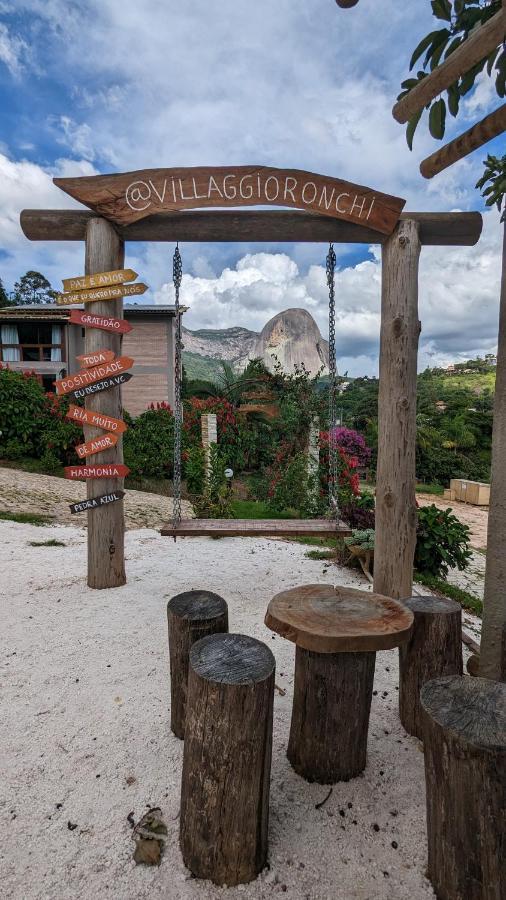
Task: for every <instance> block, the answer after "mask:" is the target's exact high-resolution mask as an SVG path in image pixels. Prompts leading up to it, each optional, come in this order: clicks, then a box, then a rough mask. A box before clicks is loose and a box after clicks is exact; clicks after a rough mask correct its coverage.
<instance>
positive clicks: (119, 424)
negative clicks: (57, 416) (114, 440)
mask: <svg viewBox="0 0 506 900" xmlns="http://www.w3.org/2000/svg"><path fill="white" fill-rule="evenodd" d="M65 418H66V419H71V420H72V421H73V422H79V423H80V424H82V425H94V426H95V428H103V429H104V431H111V432H114V434H123V432H124V431H126V430H127V428H128V425H127V424H126V423H125V422H123V421H122V420H121V419H114V418H113V417H112V416H106V415H105V413H100V412H93V410H91V409H84V408H83V407H82V406H75V405H74V404H73V403H71V404H70V406H69V409H68V413H67V415H66V416H65Z"/></svg>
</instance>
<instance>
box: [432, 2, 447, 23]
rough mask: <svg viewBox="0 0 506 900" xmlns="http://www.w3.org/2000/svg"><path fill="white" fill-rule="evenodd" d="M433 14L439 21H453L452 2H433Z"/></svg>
mask: <svg viewBox="0 0 506 900" xmlns="http://www.w3.org/2000/svg"><path fill="white" fill-rule="evenodd" d="M430 5H431V6H432V12H433V13H434V15H435V16H436V18H437V19H444V21H445V22H451V20H452V6H451V3H450V0H431V4H430Z"/></svg>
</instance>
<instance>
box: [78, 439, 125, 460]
mask: <svg viewBox="0 0 506 900" xmlns="http://www.w3.org/2000/svg"><path fill="white" fill-rule="evenodd" d="M117 443H118V435H117V434H104V435H102V437H98V438H92V439H91V441H86V443H84V444H79V445H78V446H77V447H76V453H77V455H78V457H79V459H86V457H87V456H93V454H94V453H101V452H102V450H108V449H109V447H115V446H116V444H117Z"/></svg>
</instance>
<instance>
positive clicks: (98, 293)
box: [56, 281, 148, 306]
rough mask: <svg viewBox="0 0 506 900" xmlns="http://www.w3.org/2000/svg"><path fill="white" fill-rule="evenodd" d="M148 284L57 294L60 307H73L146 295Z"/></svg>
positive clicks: (138, 283) (121, 285) (118, 285)
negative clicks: (80, 304)
mask: <svg viewBox="0 0 506 900" xmlns="http://www.w3.org/2000/svg"><path fill="white" fill-rule="evenodd" d="M147 289H148V286H147V284H143V283H142V281H136V282H135V284H117V285H116V284H112V285H110V286H109V287H103V288H91V290H89V291H72V293H69V294H57V295H56V302H57V304H58V305H59V306H71V305H74V304H79V303H96V302H97V301H98V300H118V299H120V298H121V297H133V296H135V295H138V294H145V293H146V291H147Z"/></svg>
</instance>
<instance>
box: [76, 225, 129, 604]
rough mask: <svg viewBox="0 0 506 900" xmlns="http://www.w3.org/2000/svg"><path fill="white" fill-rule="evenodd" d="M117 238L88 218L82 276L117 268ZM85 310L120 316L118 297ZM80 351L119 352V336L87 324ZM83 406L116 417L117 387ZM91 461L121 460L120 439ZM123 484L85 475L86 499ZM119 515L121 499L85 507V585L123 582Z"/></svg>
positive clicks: (90, 434)
mask: <svg viewBox="0 0 506 900" xmlns="http://www.w3.org/2000/svg"><path fill="white" fill-rule="evenodd" d="M124 258H125V255H124V248H123V242H122V241H121V240H120V238H119V237H118V235H117V233H116V231H115V229H114V227H113V226H112V225H111V224H110V222H107V221H106V220H105V219H101V218H92V219H90V220H89V222H88V225H87V227H86V261H85V273H86V275H94V274H95V273H96V272H108V271H111V270H112V269H121V268H123V262H124ZM85 309H86V312H92V313H94V314H96V315H106V316H114V317H116V318H118V319H121V318H122V316H123V300H122V298H120V299H119V300H97V301H94V302H93V303H87V304H85ZM84 349H85V353H94V352H95V351H96V350H102V349H107V350H112V351H113V352H114V355H115V356H120V355H121V354H120V351H121V336H120V335H119V334H111V333H110V332H107V331H102V330H99V329H97V328H87V329H86V333H85V341H84ZM86 408H87V409H91V410H93V411H94V412H100V413H105V414H106V415H108V416H114V417H115V418H117V419H121V417H122V405H121V388H120V387H117V388H109V390H107V391H100V392H99V393H96V394H91V395H90V396H89V397H87V398H86ZM84 434H85V439H86V440H87V441H88V440H91V439H92V438H96V437H99V436H102V435H103V431H102V430H101V429H100V428H94V427H93V426H91V425H85V427H84ZM92 461H93V463H95V464H99V463H112V462H114V463H121V462H123V441H122V437H121V436H120V438H119V440H118V443H117V444H116V446H115V447H111V448H110V449H108V450H103V451H102V452H101V453H97V454H95V455H94V456H93V460H92ZM122 488H123V479H122V478H107V479H88V481H87V496H88V498H92V497H98V496H100V495H101V494H105V493H110V492H112V491H118V490H121V489H122ZM124 543H125V520H124V516H123V500H122V499H121V500H119V501H118V502H117V503H109V504H108V505H107V506H103V507H99V508H97V509H92V510H89V511H88V585H89V587H92V588H110V587H119V586H120V585H122V584H125V582H126V575H125V552H124Z"/></svg>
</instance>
